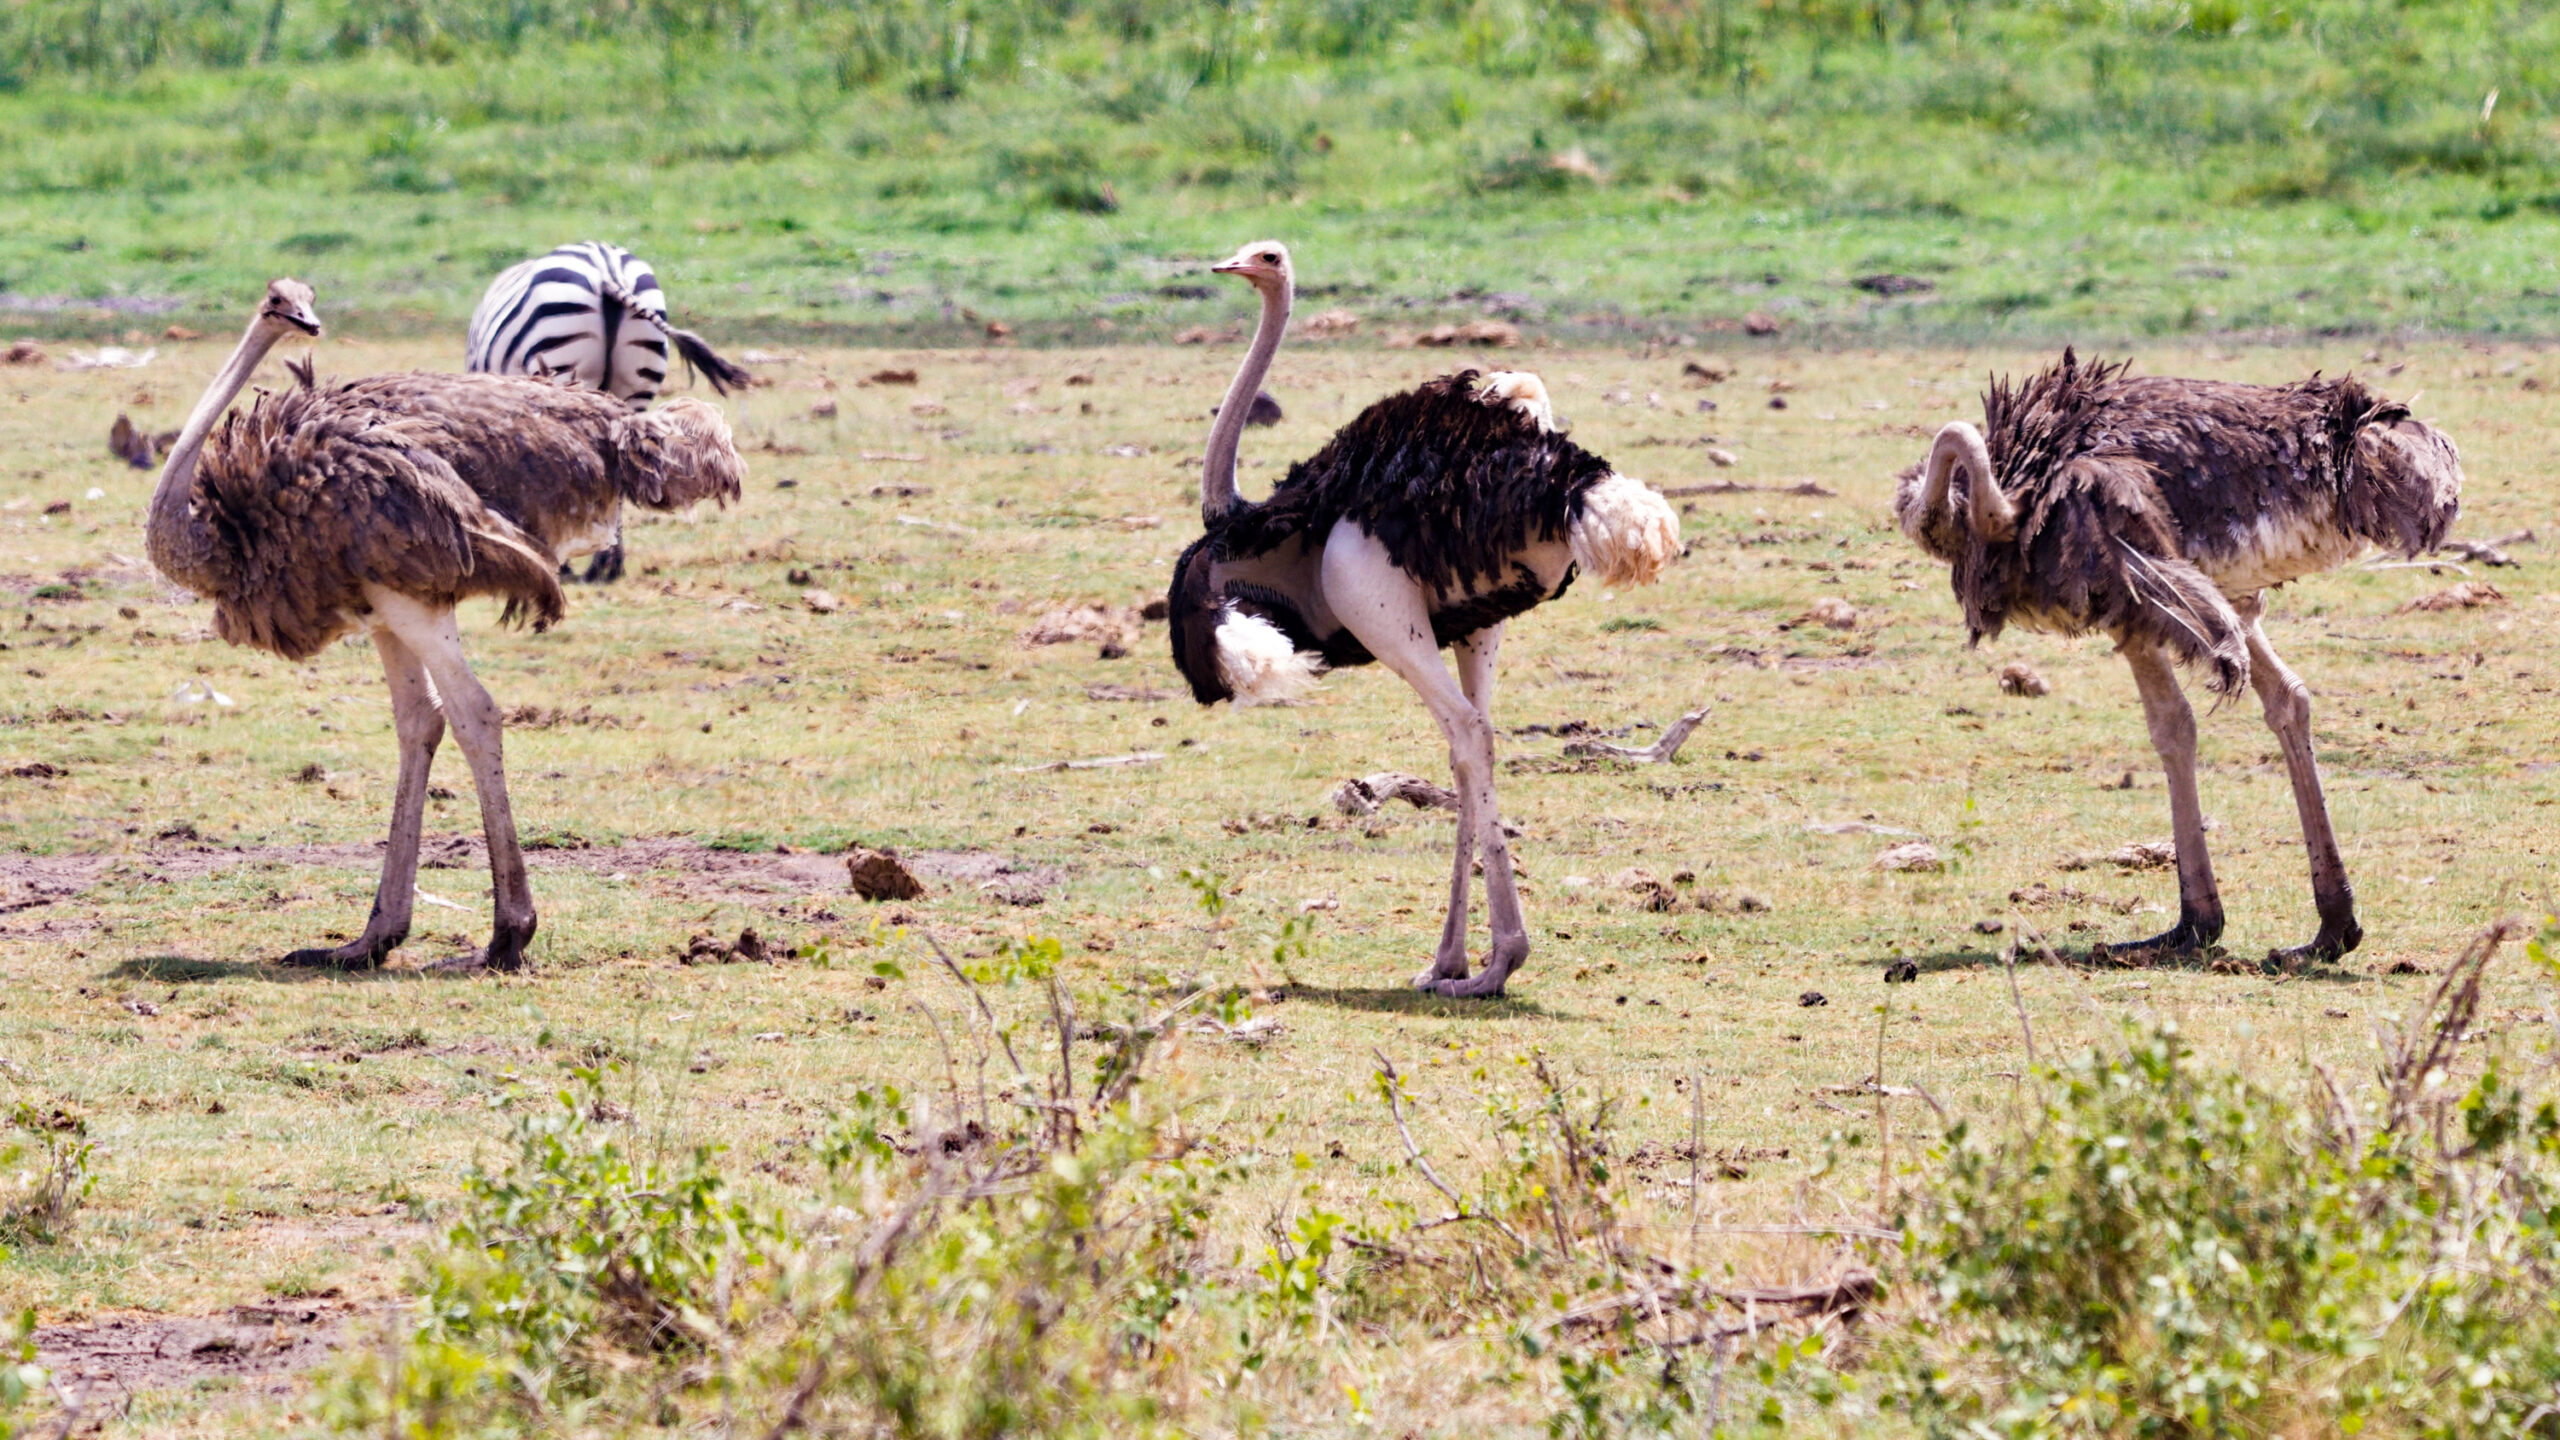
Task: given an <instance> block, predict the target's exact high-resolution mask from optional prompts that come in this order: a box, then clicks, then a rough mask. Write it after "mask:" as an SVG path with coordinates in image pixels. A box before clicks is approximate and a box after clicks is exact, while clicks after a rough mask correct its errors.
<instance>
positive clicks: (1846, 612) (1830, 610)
mask: <svg viewBox="0 0 2560 1440" xmlns="http://www.w3.org/2000/svg"><path fill="white" fill-rule="evenodd" d="M1804 618H1805V619H1807V620H1809V621H1812V622H1813V623H1814V624H1816V625H1821V626H1824V627H1826V628H1828V629H1832V630H1855V629H1857V628H1858V607H1857V606H1855V605H1852V604H1850V603H1849V602H1848V601H1846V600H1843V599H1841V598H1840V597H1839V596H1837V595H1825V596H1823V597H1822V598H1821V599H1819V600H1816V601H1814V602H1813V608H1811V609H1809V610H1807V611H1805V612H1804Z"/></svg>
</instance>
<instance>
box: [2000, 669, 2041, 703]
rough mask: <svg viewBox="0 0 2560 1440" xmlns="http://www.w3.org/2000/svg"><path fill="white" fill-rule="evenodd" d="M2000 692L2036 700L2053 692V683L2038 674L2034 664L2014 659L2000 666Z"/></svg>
mask: <svg viewBox="0 0 2560 1440" xmlns="http://www.w3.org/2000/svg"><path fill="white" fill-rule="evenodd" d="M2000 693H2001V694H2003V695H2016V696H2020V697H2022V698H2024V699H2028V700H2036V699H2041V698H2043V697H2044V696H2047V695H2050V694H2052V693H2053V685H2052V683H2051V682H2049V681H2047V680H2046V679H2045V678H2044V677H2043V676H2042V675H2039V674H2037V673H2036V667H2034V666H2033V665H2030V664H2028V663H2027V662H2026V661H2024V660H2012V661H2010V662H2009V663H2008V664H2006V665H2003V666H2001V667H2000Z"/></svg>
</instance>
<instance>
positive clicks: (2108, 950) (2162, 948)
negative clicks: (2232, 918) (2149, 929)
mask: <svg viewBox="0 0 2560 1440" xmlns="http://www.w3.org/2000/svg"><path fill="white" fill-rule="evenodd" d="M2221 936H2222V926H2221V925H2220V924H2218V923H2213V924H2208V923H2206V922H2204V921H2201V920H2198V919H2196V918H2195V917H2193V916H2188V915H2182V916H2180V917H2179V918H2178V923H2177V925H2176V926H2175V927H2174V928H2172V929H2169V930H2165V931H2162V932H2161V933H2160V934H2157V935H2154V936H2152V937H2151V938H2150V939H2148V940H2129V941H2126V942H2125V943H2124V944H2121V945H2109V944H2107V943H2106V942H2104V941H2100V942H2099V943H2097V944H2095V945H2092V946H2090V947H2089V963H2090V964H2092V965H2122V966H2125V967H2127V968H2138V967H2140V966H2145V965H2157V964H2159V963H2160V962H2161V961H2163V960H2179V959H2184V958H2185V957H2187V956H2189V955H2193V954H2195V953H2196V952H2197V951H2199V950H2202V949H2204V948H2205V947H2206V946H2208V945H2211V944H2212V943H2213V942H2214V941H2215V940H2217V939H2220V938H2221Z"/></svg>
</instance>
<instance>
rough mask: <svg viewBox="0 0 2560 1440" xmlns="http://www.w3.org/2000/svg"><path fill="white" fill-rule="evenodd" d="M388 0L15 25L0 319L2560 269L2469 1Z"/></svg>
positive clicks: (1815, 307)
mask: <svg viewBox="0 0 2560 1440" xmlns="http://www.w3.org/2000/svg"><path fill="white" fill-rule="evenodd" d="M401 14H402V15H403V16H405V17H406V18H405V19H395V20H384V19H381V18H379V17H374V18H365V17H353V16H338V15H337V14H336V12H335V11H333V10H331V9H328V8H325V7H310V8H307V9H306V8H305V7H300V6H295V7H283V6H278V7H274V8H273V9H272V10H270V9H269V8H268V7H255V6H252V7H231V6H227V5H225V6H210V5H207V6H199V5H196V4H194V3H192V0H137V3H136V4H135V5H134V6H132V7H130V10H129V13H122V12H120V18H118V19H115V20H110V19H108V18H107V17H108V12H106V11H103V10H100V9H97V8H96V7H78V8H76V9H75V8H72V7H67V6H61V5H57V4H53V3H45V4H40V5H31V6H27V7H21V8H20V9H18V10H14V11H12V12H11V13H10V15H9V16H8V17H7V18H6V19H5V20H0V81H6V82H8V86H9V88H7V89H5V90H0V293H4V294H5V296H6V297H7V298H6V300H5V302H0V313H7V312H15V313H14V315H13V317H12V321H11V323H14V324H16V325H18V326H20V327H21V328H25V329H31V330H37V331H41V332H46V333H55V334H65V335H68V334H84V335H89V336H93V337H94V336H99V335H113V334H119V333H121V332H123V331H125V330H128V329H134V330H141V331H145V332H151V331H157V330H158V329H159V328H161V326H162V325H164V324H166V323H168V322H169V321H170V320H173V319H174V320H179V321H184V322H189V323H195V324H197V325H199V327H200V326H201V325H202V323H204V322H205V321H207V320H210V319H214V318H219V317H223V316H228V315H229V314H230V313H231V312H232V310H233V309H235V308H236V307H237V305H238V304H239V303H240V297H241V296H243V295H247V294H251V293H254V292H255V290H256V288H257V287H258V286H259V285H260V284H262V283H263V282H264V281H265V280H267V279H268V278H270V277H271V276H272V275H274V274H276V273H282V272H288V271H290V272H293V273H297V274H301V275H304V276H306V277H307V278H309V279H311V280H313V281H314V282H315V283H316V284H317V285H318V286H319V287H320V290H321V293H322V294H323V295H324V296H326V297H329V298H330V299H331V301H332V306H333V308H332V313H333V315H335V316H336V317H338V318H339V319H340V320H341V321H342V322H345V323H350V324H352V325H354V326H355V327H357V330H358V331H360V332H363V333H373V334H393V335H396V334H412V335H414V334H420V333H423V332H426V331H430V330H433V331H436V332H439V333H441V332H443V331H445V330H448V329H451V328H453V327H454V326H456V325H457V324H458V322H459V321H460V320H461V319H462V317H464V316H465V315H467V314H468V312H469V310H470V308H471V305H472V303H473V301H474V300H475V299H476V297H477V296H478V294H479V292H480V290H481V288H482V287H483V286H484V285H485V284H486V283H487V281H488V279H489V277H490V276H491V275H493V274H494V273H495V272H496V271H497V270H498V269H500V268H502V267H503V266H505V265H507V264H509V263H512V262H513V261H514V260H516V259H518V258H521V257H522V256H524V255H526V254H528V253H533V252H537V251H539V250H542V249H545V248H548V247H549V246H551V245H554V244H557V243H560V242H561V241H563V240H566V239H571V238H577V237H581V236H589V235H599V236H609V237H612V238H615V239H618V240H621V241H623V242H625V243H628V244H630V245H632V246H633V247H635V248H637V249H638V250H640V251H641V252H642V253H643V254H644V255H647V256H649V257H650V258H652V259H653V260H654V261H655V262H656V264H657V265H658V267H659V268H660V270H661V271H662V272H663V273H664V278H665V279H666V282H667V284H668V286H669V289H670V292H671V294H672V295H673V297H674V299H675V302H676V305H677V308H678V310H679V312H680V313H684V314H687V315H690V316H692V317H693V318H694V319H696V320H697V321H700V322H702V323H703V324H705V325H707V326H708V327H709V328H710V330H711V332H712V333H713V334H714V335H715V336H721V337H726V338H731V339H736V338H738V337H749V338H760V339H763V340H766V341H771V340H774V339H778V338H782V337H785V336H791V335H797V336H798V337H800V338H802V339H804V340H806V341H809V342H811V343H820V342H826V343H847V342H860V343H944V344H948V343H965V342H966V341H967V340H968V339H971V338H973V337H975V336H976V335H977V334H978V333H979V332H980V330H981V328H982V327H983V326H984V325H985V324H987V323H990V322H997V323H1003V324H1006V325H1009V326H1012V327H1013V328H1014V329H1015V331H1016V333H1017V335H1018V336H1019V337H1020V338H1021V339H1023V340H1025V341H1031V340H1037V341H1040V342H1042V343H1047V344H1078V343H1083V344H1092V343H1108V342H1111V341H1115V340H1127V339H1132V338H1157V339H1162V338H1167V337H1169V335H1170V334H1171V333H1173V332H1177V331H1180V330H1183V329H1187V328H1191V327H1194V326H1197V325H1201V324H1204V323H1206V324H1218V323H1224V321H1225V319H1226V317H1227V315H1228V313H1229V311H1228V307H1227V306H1226V305H1225V304H1224V302H1223V300H1222V299H1220V298H1219V297H1216V296H1214V295H1208V294H1205V293H1204V287H1203V286H1202V284H1201V277H1200V274H1199V270H1200V266H1201V263H1202V262H1203V261H1204V260H1205V259H1208V258H1213V257H1214V256H1216V255H1223V254H1226V253H1228V252H1230V251H1231V250H1232V249H1233V248H1234V246H1236V245H1237V244H1239V243H1241V242H1243V241H1244V240H1247V239H1250V238H1253V237H1254V236H1256V235H1260V234H1277V235H1280V236H1282V237H1283V238H1286V239H1289V240H1291V241H1292V242H1294V243H1296V244H1297V245H1298V246H1299V248H1300V255H1301V269H1302V272H1303V275H1304V278H1305V279H1306V281H1307V282H1308V284H1309V286H1310V299H1311V301H1313V302H1314V303H1315V304H1316V305H1318V306H1321V307H1337V308H1348V309H1350V310H1352V311H1354V312H1355V313H1358V314H1361V315H1363V316H1365V317H1366V318H1367V321H1368V326H1369V330H1370V332H1371V333H1376V332H1379V331H1400V330H1411V329H1414V328H1418V327H1420V326H1423V325H1427V324H1430V323H1433V322H1436V321H1442V320H1449V319H1464V318H1469V317H1473V316H1477V315H1480V314H1483V313H1485V312H1487V311H1491V312H1494V313H1498V314H1502V315H1507V316H1510V317H1513V318H1515V319H1519V320H1522V321H1524V322H1525V323H1527V324H1529V325H1530V326H1531V327H1532V328H1533V329H1534V330H1538V331H1540V332H1542V333H1546V334H1549V335H1552V336H1555V337H1559V338H1567V339H1573V338H1580V339H1583V340H1592V339H1597V338H1604V337H1614V336H1618V335H1622V334H1624V333H1626V332H1627V331H1629V330H1630V329H1632V330H1635V331H1639V332H1642V333H1647V334H1652V333H1666V332H1667V333H1692V334H1702V333H1713V332H1715V331H1718V330H1726V329H1738V328H1739V327H1740V326H1741V325H1742V324H1743V323H1744V322H1745V321H1746V320H1747V319H1748V318H1749V317H1750V316H1752V315H1754V314H1760V315H1764V316H1766V317H1768V318H1769V319H1770V320H1773V321H1775V322H1776V323H1778V324H1780V325H1782V326H1784V327H1786V328H1787V329H1789V330H1791V331H1793V332H1795V333H1796V334H1798V335H1800V336H1802V335H1830V336H1836V337H1845V338H1848V339H1852V340H1859V341H1890V342H1894V343H1911V342H1914V341H1956V342H1963V343H1973V342H1977V341H1984V340H1996V339H1999V338H2001V337H2011V338H2019V339H2043V338H2047V337H2059V336H2076V337H2079V338H2082V339H2086V340H2095V339H2109V340H2125V339H2134V338H2143V339H2149V338H2153V337H2161V336H2172V335H2178V334H2183V333H2191V332H2192V333H2231V334H2256V335H2280V336H2289V337H2300V336H2314V335H2321V334H2332V335H2334V334H2395V335H2402V334H2405V335H2415V334H2422V333H2446V332H2454V333H2483V334H2511V335H2525V336H2536V335H2548V334H2550V333H2551V332H2552V330H2553V327H2554V318H2555V306H2560V277H2556V276H2554V274H2553V273H2552V265H2553V263H2554V262H2553V261H2552V259H2551V254H2552V249H2553V246H2552V239H2553V235H2554V227H2555V225H2560V140H2556V139H2555V130H2554V128H2553V127H2554V117H2555V109H2554V106H2555V103H2560V90H2555V89H2554V85H2555V75H2554V72H2553V71H2552V68H2551V66H2552V62H2551V61H2550V60H2549V59H2548V58H2547V57H2548V56H2550V55H2551V54H2554V53H2560V51H2555V49H2554V46H2553V43H2552V42H2553V41H2554V39H2555V38H2560V35H2555V33H2554V30H2553V27H2554V25H2555V23H2560V22H2555V21H2554V20H2553V19H2552V18H2551V17H2549V16H2547V15H2543V14H2540V13H2538V12H2526V11H2518V10H2516V9H2514V7H2510V6H2503V5H2498V4H2491V3H2478V0H2464V3H2454V4H2442V5H2430V6H2427V7H2424V9H2423V10H2420V9H2412V8H2405V7H2393V6H2380V5H2373V4H2367V3H2363V0H2316V3H2305V4H2298V5H2282V6H2279V5H2274V4H2259V3H2246V4H2239V3H2230V0H2212V3H2207V4H2201V5H2180V6H2149V5H2129V6H2125V7H2121V8H2120V9H2117V10H2111V11H2098V10H2092V9H2089V8H2088V7H2077V6H2066V5H2062V4H2057V3H2044V0H2033V3H2007V4H1958V5H1947V6H1931V5H1927V4H1925V3H1918V0H1915V3H1912V4H1910V5H1908V6H1907V7H1904V6H1892V5H1886V4H1883V3H1881V0H1879V3H1878V4H1876V5H1873V6H1867V5H1859V6H1845V5H1830V4H1826V3H1816V0H1794V3H1788V4H1778V5H1768V6H1737V5H1733V4H1731V3H1729V0H1713V3H1702V4H1697V5H1686V4H1669V3H1653V0H1647V3H1634V4H1624V5H1612V6H1598V5H1580V4H1571V5H1559V6H1540V7H1530V6H1514V5H1510V4H1508V3H1504V0H1481V3H1473V4H1454V3H1452V4H1438V3H1430V4H1425V3H1398V0H1327V3H1323V4H1317V3H1311V0H1273V3H1268V4H1265V5H1261V6H1256V7H1251V8H1232V9H1231V8H1227V7H1196V6H1170V5H1160V4H1157V3H1154V0H1127V3H1122V4H1116V5H1112V6H1107V7H1099V8H1086V7H1082V6H1076V5H1060V6H1048V5H1041V6H1032V5H1028V4H1012V3H993V0H988V3H981V4H976V5H972V6H968V7H959V6H945V5H939V4H927V3H916V4H909V5H890V6H865V7H858V8H855V9H849V10H845V11H840V12H839V11H832V10H826V9H822V8H809V7H783V6H779V5H775V6H771V7H767V6H764V5H760V4H756V3H742V4H720V5H712V6H708V7H704V8H702V9H700V10H699V11H694V10H692V9H689V8H688V9H686V10H683V11H679V10H677V9H675V8H671V7H635V8H632V9H630V10H627V11H625V10H620V9H616V10H613V11H610V12H607V11H601V10H600V11H597V12H595V13H589V12H586V11H570V10H565V9H563V10H557V11H555V10H552V9H550V8H547V7H525V6H521V5H517V6H508V7H497V6H494V5H493V6H488V7H485V8H484V7H481V6H478V5H475V4H469V3H455V4H446V5H440V6H437V7H432V8H430V7H420V8H418V9H416V10H415V11H403V12H401ZM528 26H529V27H530V28H529V29H528V28H527V27H528ZM48 27H50V28H48ZM1878 277H1884V278H1882V279H1879V278H1878ZM1860 280H1867V281H1869V282H1870V283H1869V286H1868V287H1867V288H1861V287H1860V286H1859V285H1858V283H1857V282H1859V281H1860Z"/></svg>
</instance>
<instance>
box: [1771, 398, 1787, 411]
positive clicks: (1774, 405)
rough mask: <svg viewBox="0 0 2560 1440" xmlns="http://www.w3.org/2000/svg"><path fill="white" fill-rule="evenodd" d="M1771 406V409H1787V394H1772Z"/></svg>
mask: <svg viewBox="0 0 2560 1440" xmlns="http://www.w3.org/2000/svg"><path fill="white" fill-rule="evenodd" d="M1769 408H1770V409H1772V410H1784V409H1786V408H1787V397H1786V396H1784V395H1772V396H1770V397H1769Z"/></svg>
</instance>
